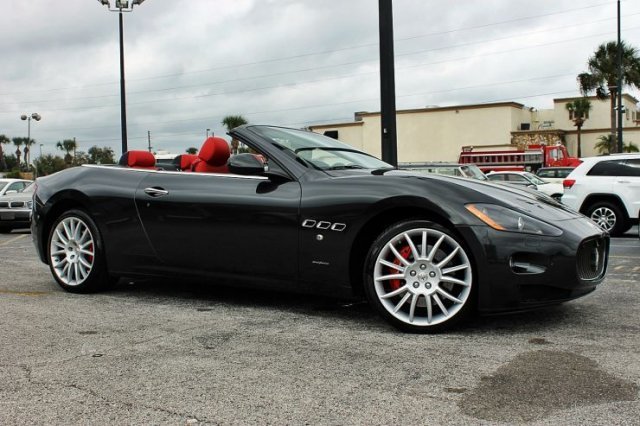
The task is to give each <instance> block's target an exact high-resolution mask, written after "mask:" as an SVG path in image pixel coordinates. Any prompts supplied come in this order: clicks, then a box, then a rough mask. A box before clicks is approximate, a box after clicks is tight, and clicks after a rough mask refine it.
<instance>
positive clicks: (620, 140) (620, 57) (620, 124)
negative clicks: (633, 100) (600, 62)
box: [617, 0, 623, 152]
mask: <svg viewBox="0 0 640 426" xmlns="http://www.w3.org/2000/svg"><path fill="white" fill-rule="evenodd" d="M620 16H621V15H620V0H618V108H617V109H618V138H617V139H618V152H622V146H623V143H622V113H623V108H622V38H621V34H620Z"/></svg>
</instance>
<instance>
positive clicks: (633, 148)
mask: <svg viewBox="0 0 640 426" xmlns="http://www.w3.org/2000/svg"><path fill="white" fill-rule="evenodd" d="M622 152H640V149H638V145H636V144H634V143H633V142H631V141H629V143H623V144H622Z"/></svg>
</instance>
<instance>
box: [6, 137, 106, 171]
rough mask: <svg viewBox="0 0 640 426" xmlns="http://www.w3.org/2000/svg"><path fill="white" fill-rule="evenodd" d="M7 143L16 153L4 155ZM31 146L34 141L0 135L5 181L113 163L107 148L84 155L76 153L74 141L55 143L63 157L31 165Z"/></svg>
mask: <svg viewBox="0 0 640 426" xmlns="http://www.w3.org/2000/svg"><path fill="white" fill-rule="evenodd" d="M10 143H13V145H14V146H15V147H16V151H15V152H14V153H11V154H7V153H6V152H5V151H6V149H5V148H4V146H5V145H9V144H10ZM35 143H36V141H35V140H34V139H28V138H25V137H14V138H9V137H7V136H6V135H0V172H8V173H7V177H19V175H20V173H21V172H35V174H36V175H37V176H43V175H49V174H52V173H55V172H58V171H60V170H63V169H66V168H67V167H73V166H79V165H81V164H113V163H115V156H114V152H113V149H111V148H110V147H98V146H92V147H91V148H89V149H88V150H87V151H86V152H84V151H79V150H78V143H77V141H76V139H75V138H73V139H65V140H62V141H59V142H58V143H56V148H57V149H59V150H60V151H63V152H64V156H59V155H53V154H45V155H42V156H39V157H38V158H36V159H35V160H34V161H31V147H32V146H33V145H35Z"/></svg>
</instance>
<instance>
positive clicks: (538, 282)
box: [461, 217, 609, 313]
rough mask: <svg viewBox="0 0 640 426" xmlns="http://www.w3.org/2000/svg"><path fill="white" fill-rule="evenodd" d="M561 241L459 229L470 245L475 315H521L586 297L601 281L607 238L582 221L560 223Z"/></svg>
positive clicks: (574, 220) (607, 247)
mask: <svg viewBox="0 0 640 426" xmlns="http://www.w3.org/2000/svg"><path fill="white" fill-rule="evenodd" d="M556 226H558V227H560V228H562V230H563V234H562V235H561V236H559V237H547V236H537V235H527V234H520V233H514V232H501V231H496V230H493V229H491V228H489V227H486V226H471V227H468V228H465V229H464V230H461V232H462V233H463V234H466V235H465V237H467V240H471V241H473V243H472V244H473V245H474V247H472V251H473V252H474V253H477V254H479V255H478V256H476V270H477V276H476V284H477V285H478V310H479V311H480V312H484V313H499V312H510V311H522V310H528V309H534V308H538V307H541V306H546V305H552V304H558V303H562V302H565V301H568V300H572V299H576V298H578V297H581V296H584V295H586V294H588V293H590V292H592V291H593V290H595V288H596V286H597V285H598V284H599V283H600V282H602V280H603V279H604V277H605V274H606V270H607V264H608V255H609V236H608V234H606V233H605V232H603V231H602V230H601V229H599V228H598V227H597V226H596V225H595V224H593V223H592V222H591V221H589V220H588V219H586V218H582V217H580V218H576V219H572V220H567V221H562V222H561V223H560V224H556Z"/></svg>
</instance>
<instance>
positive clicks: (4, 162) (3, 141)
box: [0, 135, 11, 170]
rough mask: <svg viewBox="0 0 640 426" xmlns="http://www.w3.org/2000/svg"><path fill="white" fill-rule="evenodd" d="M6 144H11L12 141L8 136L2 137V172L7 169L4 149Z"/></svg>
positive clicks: (0, 151)
mask: <svg viewBox="0 0 640 426" xmlns="http://www.w3.org/2000/svg"><path fill="white" fill-rule="evenodd" d="M6 143H11V139H9V138H8V137H7V136H6V135H0V170H6V169H7V162H6V161H5V159H4V150H3V149H2V145H4V144H6Z"/></svg>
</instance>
